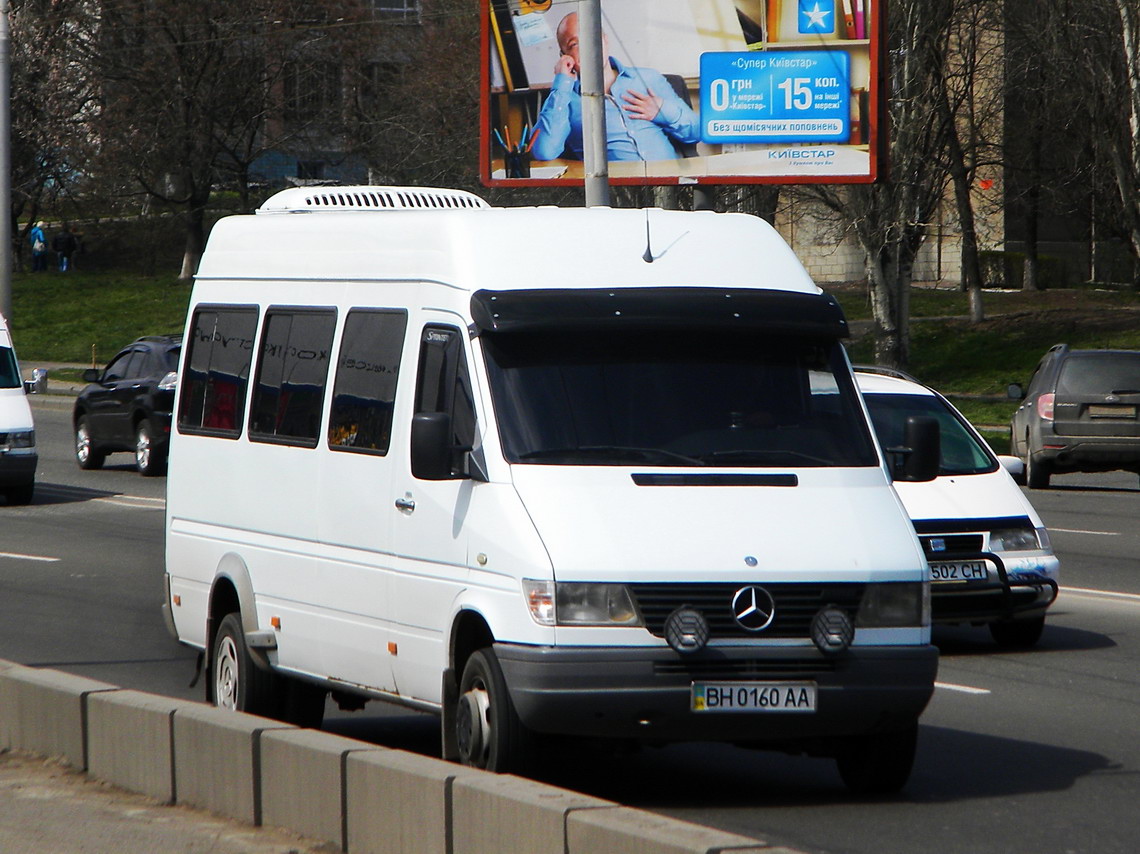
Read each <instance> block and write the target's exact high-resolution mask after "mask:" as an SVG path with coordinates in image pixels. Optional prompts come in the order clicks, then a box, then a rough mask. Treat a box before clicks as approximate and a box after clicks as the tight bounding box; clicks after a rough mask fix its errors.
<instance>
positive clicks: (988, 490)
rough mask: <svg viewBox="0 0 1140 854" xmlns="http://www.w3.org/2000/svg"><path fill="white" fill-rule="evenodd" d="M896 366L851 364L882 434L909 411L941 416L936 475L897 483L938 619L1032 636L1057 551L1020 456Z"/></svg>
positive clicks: (1053, 577) (1049, 593)
mask: <svg viewBox="0 0 1140 854" xmlns="http://www.w3.org/2000/svg"><path fill="white" fill-rule="evenodd" d="M891 373H892V372H889V371H888V372H887V373H886V374H885V375H884V374H883V373H868V372H866V371H864V370H863V369H861V368H860V369H857V370H856V372H855V378H856V380H857V382H858V384H859V388H860V390H861V391H862V393H863V395H864V397H865V398H866V399H867V406H868V409H869V410H870V413H871V419H872V422H873V423H874V425H875V428H876V430H877V432H878V433H879V434H880V438H881V439H882V441H883V443H884V444H886V445H887V446H890V445H892V444H894V442H895V441H896V438H897V436H898V435H899V431H900V425H899V421H900V419H905V417H906V416H907V415H908V414H924V415H933V416H934V417H937V418H938V419H939V420H940V422H941V426H942V447H941V451H942V467H941V468H942V471H941V473H940V474H939V476H938V477H936V478H934V479H933V480H931V481H928V482H925V483H908V482H899V483H896V485H895V488H896V489H897V491H898V493H899V497H900V498H902V501H903V504H904V505H905V506H906V509H907V513H909V514H910V517H911V520H912V521H913V523H914V526H915V530H916V531H917V533H918V535H919V540H920V542H921V543H922V544H923V548H924V550H925V551H926V555H927V559H928V561H929V563H930V571H931V606H932V616H933V621H934V623H936V624H939V623H942V624H948V625H955V624H974V625H988V626H989V627H990V631H991V632H992V634H993V636H994V638H995V640H997V641H998V642H999V643H1001V644H1003V645H1007V646H1029V645H1032V644H1033V643H1036V641H1037V639H1038V638H1039V637H1040V635H1041V630H1042V628H1043V627H1044V625H1045V612H1046V610H1047V609H1048V607H1049V606H1050V605H1051V604H1052V603H1053V601H1054V600H1055V599H1056V598H1057V586H1058V583H1059V581H1060V561H1059V560H1058V559H1057V556H1056V555H1055V554H1054V553H1053V547H1052V544H1051V542H1050V539H1049V532H1048V530H1047V529H1046V528H1045V525H1044V523H1043V522H1042V521H1041V517H1040V516H1038V515H1037V511H1036V510H1035V509H1034V507H1033V505H1032V504H1031V503H1030V502H1029V500H1028V499H1027V498H1026V497H1025V494H1024V493H1023V492H1022V491H1021V488H1020V487H1019V486H1018V485H1017V483H1016V482H1015V481H1014V479H1013V476H1012V475H1011V473H1010V470H1011V469H1012V470H1014V471H1017V470H1022V469H1023V466H1022V463H1021V461H1020V460H1019V459H1017V458H1016V457H999V456H997V455H996V454H994V452H993V450H992V449H991V448H990V446H989V444H988V443H987V442H986V441H985V439H983V438H982V436H981V435H980V434H979V433H978V431H977V430H975V429H974V427H973V426H972V425H971V424H970V422H969V421H967V420H966V418H965V417H964V416H963V415H962V414H961V413H960V412H958V410H957V409H956V408H955V407H954V405H953V404H951V403H950V401H948V400H946V398H945V397H943V396H942V395H940V394H938V392H936V391H935V390H934V389H931V388H929V387H928V386H925V385H923V384H921V383H919V382H918V381H917V380H914V378H913V377H908V376H906V375H891ZM892 422H893V423H892Z"/></svg>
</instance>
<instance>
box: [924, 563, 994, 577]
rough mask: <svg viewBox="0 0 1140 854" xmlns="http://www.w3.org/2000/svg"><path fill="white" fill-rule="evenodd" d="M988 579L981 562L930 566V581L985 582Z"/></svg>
mask: <svg viewBox="0 0 1140 854" xmlns="http://www.w3.org/2000/svg"><path fill="white" fill-rule="evenodd" d="M988 577H989V574H988V573H987V572H986V562H985V561H983V560H958V561H943V562H940V563H932V564H930V580H931V581H985V580H986V579H987V578H988Z"/></svg>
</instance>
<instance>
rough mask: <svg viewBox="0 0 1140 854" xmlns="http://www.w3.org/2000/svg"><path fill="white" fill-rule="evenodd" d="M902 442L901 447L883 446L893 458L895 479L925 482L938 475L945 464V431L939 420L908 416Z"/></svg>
mask: <svg viewBox="0 0 1140 854" xmlns="http://www.w3.org/2000/svg"><path fill="white" fill-rule="evenodd" d="M903 442H904V444H903V446H902V447H900V448H883V451H884V452H885V453H886V454H887V456H888V458H889V459H890V461H891V474H892V477H893V479H894V480H903V481H906V482H908V483H926V482H928V481H931V480H934V478H936V477H938V469H939V468H940V467H941V465H942V431H941V429H940V428H939V426H938V419H937V418H932V417H931V416H929V415H908V416H907V418H906V427H905V428H904V429H903Z"/></svg>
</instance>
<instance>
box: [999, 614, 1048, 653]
mask: <svg viewBox="0 0 1140 854" xmlns="http://www.w3.org/2000/svg"><path fill="white" fill-rule="evenodd" d="M1044 629H1045V618H1044V617H1034V618H1033V619H1029V620H1002V621H1001V622H1000V623H990V634H991V635H993V639H994V640H995V641H997V644H998V646H1005V647H1011V648H1014V649H1016V648H1018V647H1021V648H1024V647H1030V646H1033V645H1034V644H1035V643H1037V641H1038V640H1040V639H1041V632H1042V631H1044Z"/></svg>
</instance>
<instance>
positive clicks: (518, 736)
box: [455, 648, 529, 773]
mask: <svg viewBox="0 0 1140 854" xmlns="http://www.w3.org/2000/svg"><path fill="white" fill-rule="evenodd" d="M456 702H457V707H456V710H455V736H456V744H457V745H458V747H459V761H460V762H461V763H462V764H464V765H470V766H472V767H474V768H483V769H485V770H487V771H497V772H500V773H501V772H508V771H519V770H523V769H524V768H525V765H526V759H527V756H526V754H527V746H528V742H529V733H528V731H527V729H526V727H524V726H523V723H522V721H520V720H519V716H518V713H517V712H516V711H515V707H514V704H513V703H512V702H511V697H510V694H509V693H508V692H507V683H506V680H505V679H504V678H503V671H502V669H501V668H500V667H499V661H498V659H497V658H496V657H495V653H494V652H493V651H492V650H491V649H489V648H484V649H480V650H476V651H475V652H474V653H472V654H471V657H470V658H469V659H467V664H466V665H465V666H464V668H463V677H462V678H461V679H460V680H459V698H458V700H457V701H456Z"/></svg>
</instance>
